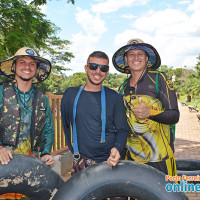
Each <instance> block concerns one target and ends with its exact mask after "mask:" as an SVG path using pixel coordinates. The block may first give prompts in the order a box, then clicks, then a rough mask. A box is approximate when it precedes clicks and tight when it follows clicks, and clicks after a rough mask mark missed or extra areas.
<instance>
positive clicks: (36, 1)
mask: <svg viewBox="0 0 200 200" xmlns="http://www.w3.org/2000/svg"><path fill="white" fill-rule="evenodd" d="M70 2H71V3H72V4H75V1H74V0H67V3H70ZM46 3H47V0H33V1H31V4H35V5H37V6H39V5H43V4H46Z"/></svg>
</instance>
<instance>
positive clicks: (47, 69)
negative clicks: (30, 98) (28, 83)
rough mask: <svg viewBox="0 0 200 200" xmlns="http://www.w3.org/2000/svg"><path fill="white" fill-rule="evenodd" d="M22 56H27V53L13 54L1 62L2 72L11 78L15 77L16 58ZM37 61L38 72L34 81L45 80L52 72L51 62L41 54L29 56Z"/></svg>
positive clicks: (0, 68) (0, 69)
mask: <svg viewBox="0 0 200 200" xmlns="http://www.w3.org/2000/svg"><path fill="white" fill-rule="evenodd" d="M20 57H27V55H20V56H13V57H11V58H9V59H7V60H5V61H3V62H1V63H0V72H1V73H2V74H3V75H5V76H6V77H8V78H10V79H14V78H15V71H14V70H13V62H14V60H16V59H18V58H20ZM28 57H31V58H33V59H35V60H36V61H37V73H36V75H35V76H34V77H33V80H32V83H33V84H35V83H40V82H43V81H45V80H46V79H47V78H48V76H49V75H50V73H51V63H50V61H48V60H47V59H44V58H41V57H39V56H28Z"/></svg>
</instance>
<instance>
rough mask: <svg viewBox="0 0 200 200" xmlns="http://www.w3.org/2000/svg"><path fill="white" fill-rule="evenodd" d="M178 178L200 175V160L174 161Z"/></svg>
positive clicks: (183, 159)
mask: <svg viewBox="0 0 200 200" xmlns="http://www.w3.org/2000/svg"><path fill="white" fill-rule="evenodd" d="M176 167H177V174H178V176H182V175H186V176H197V175H200V159H185V158H182V159H176Z"/></svg>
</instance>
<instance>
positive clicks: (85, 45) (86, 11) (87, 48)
mask: <svg viewBox="0 0 200 200" xmlns="http://www.w3.org/2000/svg"><path fill="white" fill-rule="evenodd" d="M66 2H67V0H51V1H50V0H48V1H47V5H46V6H45V7H42V10H43V12H44V13H45V14H46V15H47V18H48V19H49V20H51V22H53V23H55V24H56V25H57V26H58V27H60V28H61V29H62V31H60V33H59V36H60V37H61V38H62V39H67V40H69V41H71V42H72V45H71V46H70V48H69V51H70V52H72V53H73V54H74V56H75V58H74V59H72V62H71V63H68V64H66V66H67V67H69V68H71V69H72V71H70V72H69V71H68V72H67V74H66V75H71V74H72V73H75V72H83V71H84V65H85V63H86V60H87V58H88V55H89V54H90V53H91V52H93V51H96V50H101V51H104V52H106V53H107V54H108V56H109V58H110V72H111V73H115V72H117V71H116V70H115V68H114V67H113V65H112V56H113V54H114V53H115V52H116V51H117V50H118V49H119V48H120V47H122V46H124V45H126V43H127V41H128V40H129V39H132V38H140V39H142V40H143V41H144V42H146V43H149V44H151V45H153V46H154V47H155V48H156V49H157V51H158V52H159V54H160V56H161V62H162V65H167V66H169V67H171V66H172V67H174V68H177V67H184V66H187V67H188V68H192V67H194V66H195V65H196V64H197V59H196V57H197V56H198V55H199V54H200V0H185V1H184V0H76V1H75V5H72V4H67V3H66Z"/></svg>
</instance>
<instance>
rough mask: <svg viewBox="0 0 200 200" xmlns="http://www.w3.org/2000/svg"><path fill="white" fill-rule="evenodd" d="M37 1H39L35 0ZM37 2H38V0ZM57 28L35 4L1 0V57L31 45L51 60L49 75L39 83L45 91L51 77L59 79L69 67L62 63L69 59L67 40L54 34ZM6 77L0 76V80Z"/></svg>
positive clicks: (57, 30) (70, 56)
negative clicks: (50, 74) (43, 81)
mask: <svg viewBox="0 0 200 200" xmlns="http://www.w3.org/2000/svg"><path fill="white" fill-rule="evenodd" d="M38 2H39V1H38ZM38 5H39V4H38ZM59 31H60V28H58V27H57V26H56V25H55V24H53V23H52V22H50V21H49V20H48V19H46V16H45V15H44V14H43V13H41V12H40V9H39V7H38V6H37V5H35V4H27V1H24V0H1V1H0V58H1V61H3V60H5V59H7V58H9V57H10V56H13V55H14V54H15V52H16V51H17V50H18V49H19V48H21V47H24V46H28V47H30V48H33V49H34V50H36V51H37V52H38V54H40V56H41V57H45V58H47V59H49V60H50V61H51V63H52V76H50V78H48V79H47V80H46V81H45V84H44V86H46V87H44V86H42V88H43V91H44V92H46V91H48V90H49V89H50V88H51V87H52V83H54V82H55V81H54V80H51V78H52V77H53V78H55V79H59V77H57V76H60V75H61V76H62V74H63V72H64V71H66V70H68V68H67V67H65V64H66V63H68V62H70V60H71V58H73V57H74V56H73V54H72V53H70V52H69V51H68V46H69V44H70V42H69V41H68V40H62V39H60V38H59V37H58V36H57V33H58V32H59ZM4 79H5V78H1V81H2V80H4Z"/></svg>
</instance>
